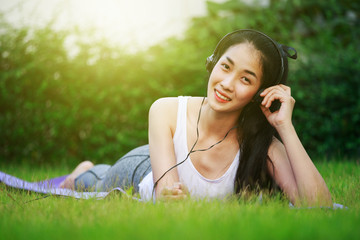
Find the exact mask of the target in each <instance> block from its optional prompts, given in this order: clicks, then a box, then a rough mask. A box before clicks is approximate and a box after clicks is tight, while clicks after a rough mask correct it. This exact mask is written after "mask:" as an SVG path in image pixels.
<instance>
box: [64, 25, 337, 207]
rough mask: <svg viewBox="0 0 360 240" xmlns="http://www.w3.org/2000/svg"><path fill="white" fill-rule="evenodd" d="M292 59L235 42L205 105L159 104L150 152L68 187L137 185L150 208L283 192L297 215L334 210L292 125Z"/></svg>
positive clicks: (268, 43)
mask: <svg viewBox="0 0 360 240" xmlns="http://www.w3.org/2000/svg"><path fill="white" fill-rule="evenodd" d="M290 50H294V49H292V48H289V47H286V46H284V45H281V44H278V43H277V42H275V41H274V40H272V39H271V38H270V37H268V36H267V35H265V34H263V33H261V32H258V31H254V30H238V31H235V32H232V33H229V34H228V35H226V36H225V37H224V38H223V39H222V40H221V41H220V42H219V43H218V45H217V46H216V48H215V51H214V54H213V55H211V56H210V57H209V58H208V61H207V64H206V67H207V70H208V72H209V73H210V76H209V82H208V89H207V97H206V98H203V97H178V98H163V99H159V100H157V101H156V102H155V103H154V104H153V105H152V106H151V108H150V111H149V146H143V147H140V148H137V149H135V150H133V151H131V152H130V153H128V154H127V155H125V156H124V157H123V158H121V159H120V160H119V161H118V162H117V163H116V164H115V165H113V166H108V165H97V166H94V167H93V165H92V163H90V162H88V161H86V162H83V163H81V164H80V165H79V166H78V167H77V169H75V170H74V172H73V173H72V174H71V175H70V176H69V177H68V178H67V179H66V180H65V181H64V183H63V185H62V187H70V188H73V187H75V188H77V189H78V188H81V187H84V188H93V189H95V190H97V191H101V190H106V189H109V188H111V187H114V186H115V187H126V186H131V185H133V186H134V188H135V190H136V191H139V192H140V196H141V197H142V198H143V199H145V200H150V199H151V198H152V196H153V197H155V198H156V199H166V200H167V199H168V200H171V199H183V198H186V197H187V196H191V197H194V198H204V197H208V198H224V197H226V196H228V195H232V194H237V193H242V192H244V191H259V190H261V189H266V190H272V189H275V188H277V187H279V188H280V189H281V190H282V191H283V193H284V194H285V195H286V196H287V197H288V198H289V199H290V201H291V202H292V203H293V204H294V205H312V206H313V205H322V206H331V205H332V201H331V196H330V193H329V191H328V188H327V186H326V184H325V182H324V180H323V178H322V177H321V175H320V173H319V172H318V171H317V169H316V167H315V166H314V164H313V162H312V161H311V159H310V158H309V156H308V154H307V153H306V151H305V149H304V147H303V146H302V144H301V142H300V140H299V138H298V136H297V134H296V132H295V129H294V126H293V124H292V121H291V118H292V111H293V107H294V104H295V100H294V98H293V97H292V96H291V89H290V88H289V87H288V86H286V85H285V82H286V79H287V74H288V61H287V57H292V58H296V54H295V56H292V55H291V54H290V53H289V52H290ZM149 153H150V154H149ZM150 159H151V160H150ZM150 162H151V166H150ZM154 193H155V194H154Z"/></svg>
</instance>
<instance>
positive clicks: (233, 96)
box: [207, 43, 262, 112]
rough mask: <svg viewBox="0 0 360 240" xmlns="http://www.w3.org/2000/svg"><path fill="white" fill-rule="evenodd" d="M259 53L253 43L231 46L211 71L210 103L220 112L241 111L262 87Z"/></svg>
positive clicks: (209, 84)
mask: <svg viewBox="0 0 360 240" xmlns="http://www.w3.org/2000/svg"><path fill="white" fill-rule="evenodd" d="M261 79H262V66H261V55H260V52H259V51H258V50H257V49H255V48H254V46H253V45H252V44H250V43H240V44H236V45H233V46H231V47H230V48H228V50H227V51H226V52H225V53H224V54H223V55H222V56H221V58H220V59H219V61H218V62H217V63H216V65H215V66H214V69H213V70H212V72H211V75H210V78H209V83H208V92H207V95H208V102H209V104H210V106H211V108H212V109H214V110H215V111H221V112H241V110H242V109H243V107H245V106H246V104H248V103H249V102H250V101H251V100H252V98H253V97H254V95H255V94H256V92H257V91H258V90H259V88H260V86H261Z"/></svg>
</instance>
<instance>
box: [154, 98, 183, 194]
mask: <svg viewBox="0 0 360 240" xmlns="http://www.w3.org/2000/svg"><path fill="white" fill-rule="evenodd" d="M177 106H178V99H177V98H162V99H159V100H157V101H155V102H154V103H153V104H152V106H151V108H150V111H149V146H150V159H151V167H152V171H153V178H154V179H153V180H154V183H155V182H156V181H157V180H158V179H160V177H161V176H162V175H163V174H164V173H165V172H166V171H167V170H168V169H170V168H171V167H172V166H174V165H175V164H176V159H175V150H174V144H173V140H172V138H173V135H174V132H175V129H176V119H177V108H178V107H177ZM178 182H179V176H178V172H177V169H176V168H175V169H173V170H171V171H170V172H168V173H167V174H166V175H165V176H164V177H163V178H162V179H161V180H160V181H159V182H158V184H157V186H156V189H155V196H156V198H157V199H158V198H162V199H179V198H184V197H185V196H184V195H186V192H185V190H184V187H183V185H181V184H179V183H178Z"/></svg>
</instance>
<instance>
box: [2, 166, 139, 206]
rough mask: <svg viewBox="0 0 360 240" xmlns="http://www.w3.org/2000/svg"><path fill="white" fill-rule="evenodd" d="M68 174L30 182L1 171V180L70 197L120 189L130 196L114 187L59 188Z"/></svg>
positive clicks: (95, 194)
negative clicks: (82, 189)
mask: <svg viewBox="0 0 360 240" xmlns="http://www.w3.org/2000/svg"><path fill="white" fill-rule="evenodd" d="M66 176H67V175H65V176H61V177H56V178H51V179H46V180H43V181H40V182H28V181H25V180H22V179H20V178H16V177H14V176H11V175H9V174H6V173H4V172H1V171H0V182H2V183H4V184H5V185H7V186H9V187H13V188H18V189H23V190H28V191H32V192H38V193H45V194H51V195H59V196H69V197H74V198H81V199H89V198H97V199H103V198H105V197H106V196H108V195H109V193H111V192H113V191H119V192H121V193H124V194H125V195H127V196H129V195H128V194H127V193H126V192H125V191H124V190H123V189H121V188H114V189H112V190H111V191H109V192H77V191H74V190H70V189H64V188H59V185H60V183H61V182H62V181H63V180H64V179H65V178H66ZM130 197H131V198H133V199H135V200H139V201H141V200H140V199H138V198H135V197H132V196H130Z"/></svg>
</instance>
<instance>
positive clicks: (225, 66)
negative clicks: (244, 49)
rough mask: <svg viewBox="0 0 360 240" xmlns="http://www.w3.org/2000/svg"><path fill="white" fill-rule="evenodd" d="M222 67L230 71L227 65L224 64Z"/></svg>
mask: <svg viewBox="0 0 360 240" xmlns="http://www.w3.org/2000/svg"><path fill="white" fill-rule="evenodd" d="M222 66H223V68H225V69H226V70H229V69H230V66H229V65H227V64H226V63H223V64H222Z"/></svg>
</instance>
